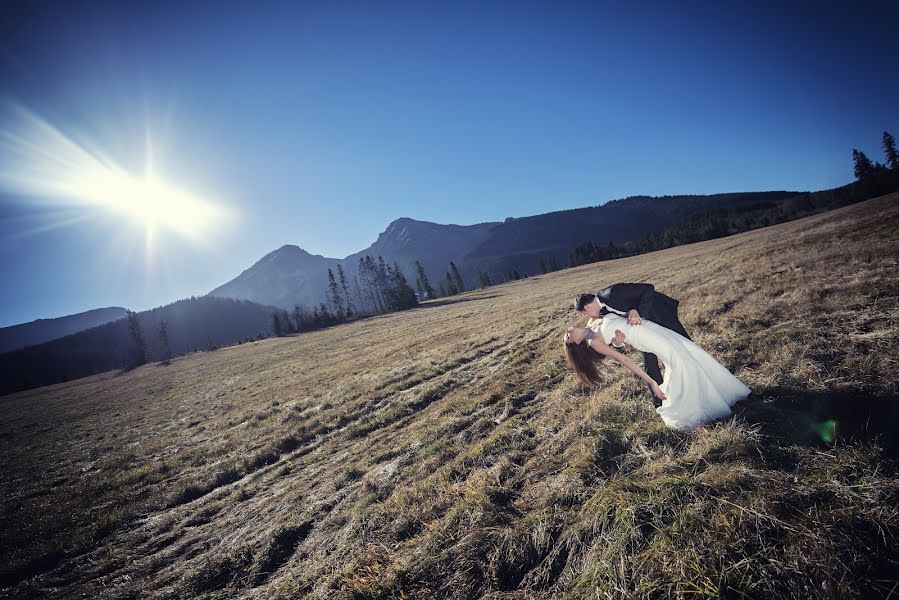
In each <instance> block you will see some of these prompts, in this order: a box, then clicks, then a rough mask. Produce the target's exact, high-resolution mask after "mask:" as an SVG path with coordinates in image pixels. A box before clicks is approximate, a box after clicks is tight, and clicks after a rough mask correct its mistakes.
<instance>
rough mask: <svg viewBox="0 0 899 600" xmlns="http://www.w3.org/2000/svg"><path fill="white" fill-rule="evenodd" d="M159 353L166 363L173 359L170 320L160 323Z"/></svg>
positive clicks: (158, 331)
mask: <svg viewBox="0 0 899 600" xmlns="http://www.w3.org/2000/svg"><path fill="white" fill-rule="evenodd" d="M157 333H158V334H159V354H160V357H161V358H162V362H163V363H164V364H168V363H169V361H170V360H172V348H171V346H170V345H169V324H168V321H161V322H160V323H159V329H158V330H157Z"/></svg>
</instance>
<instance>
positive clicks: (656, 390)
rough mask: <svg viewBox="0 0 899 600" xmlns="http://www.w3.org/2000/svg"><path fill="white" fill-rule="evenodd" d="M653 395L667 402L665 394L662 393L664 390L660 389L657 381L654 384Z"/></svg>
mask: <svg viewBox="0 0 899 600" xmlns="http://www.w3.org/2000/svg"><path fill="white" fill-rule="evenodd" d="M652 393H653V394H654V395H655V397H656V398H658V399H659V400H662V401H664V400H665V394H663V393H662V388H660V387H659V384H658V383H656V382H655V381H653V382H652Z"/></svg>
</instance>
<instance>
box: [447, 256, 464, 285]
mask: <svg viewBox="0 0 899 600" xmlns="http://www.w3.org/2000/svg"><path fill="white" fill-rule="evenodd" d="M450 273H452V275H453V282H454V283H455V284H456V289H457V290H459V293H462V292H464V291H465V283H464V282H463V281H462V276H461V275H459V269H457V268H456V264H455V263H454V262H453V261H450Z"/></svg>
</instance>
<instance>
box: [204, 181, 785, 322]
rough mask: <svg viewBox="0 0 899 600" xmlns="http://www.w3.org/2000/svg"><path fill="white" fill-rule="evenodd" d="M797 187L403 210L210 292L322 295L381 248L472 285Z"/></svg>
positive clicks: (291, 298) (407, 264)
mask: <svg viewBox="0 0 899 600" xmlns="http://www.w3.org/2000/svg"><path fill="white" fill-rule="evenodd" d="M796 194H798V192H747V193H734V194H715V195H711V196H700V195H694V196H663V197H658V198H654V197H650V196H634V197H631V198H624V199H621V200H615V201H612V202H608V203H606V204H603V205H601V206H595V207H589V208H578V209H572V210H564V211H555V212H551V213H546V214H542V215H536V216H531V217H521V218H509V219H506V221H505V222H502V223H494V222H489V223H479V224H476V225H441V224H439V223H430V222H427V221H417V220H415V219H408V218H402V219H397V220H395V221H393V222H392V223H391V224H390V225H389V226H388V227H387V229H386V230H385V231H384V232H383V233H381V234H380V235H379V236H378V239H377V240H376V241H375V242H374V243H373V244H372V245H371V246H369V247H368V248H365V249H364V250H361V251H359V252H357V253H355V254H351V255H350V256H348V257H346V258H344V259H335V258H325V257H322V256H318V255H312V254H309V253H308V252H306V251H305V250H303V249H301V248H299V247H297V246H283V247H281V248H279V249H278V250H275V251H274V252H272V253H270V254H267V255H266V256H264V257H263V258H261V259H260V260H259V261H257V262H256V264H254V265H253V266H251V267H250V268H248V269H247V270H246V271H244V272H243V273H241V274H240V275H239V276H238V277H236V278H235V279H233V280H231V281H229V282H228V283H226V284H224V285H222V286H219V287H217V288H216V289H214V290H212V291H211V292H210V295H213V296H220V297H230V298H241V299H245V300H252V301H254V302H260V303H263V304H270V305H272V306H279V307H283V308H288V309H289V308H292V307H293V306H294V305H296V304H318V303H320V302H322V301H325V294H326V289H327V283H328V279H327V270H328V268H332V269H333V268H336V266H337V264H341V265H342V266H343V268H344V270H345V271H346V274H347V277H348V278H349V282H348V283H350V284H351V285H352V280H353V277H354V276H355V275H356V273H357V269H358V264H359V258H360V257H363V256H365V255H370V256H372V257H373V258H377V257H378V256H383V257H384V260H385V261H387V262H388V263H390V264H392V263H393V262H397V263H399V265H400V268H402V269H404V270H405V272H406V276H407V277H409V278H410V281H414V280H415V275H414V272H413V267H414V264H415V261H416V260H418V261H420V262H421V264H422V266H423V267H424V269H425V272H426V273H427V274H428V277H429V278H430V280H431V283H432V284H434V286H435V287H436V286H437V285H439V282H440V281H442V280H443V278H444V275H445V273H446V270H447V267H448V265H449V262H450V261H455V262H456V264H457V266H458V267H459V268H460V270H461V271H462V276H463V279H465V282H466V286H467V287H470V288H471V287H478V285H477V284H478V272H479V271H484V272H486V273H487V274H488V275H489V276H490V277H491V279H492V280H493V281H494V282H496V281H503V280H505V278H506V277H505V276H506V274H507V273H508V271H509V270H510V269H512V268H515V267H517V268H518V269H519V270H521V271H524V272H525V273H527V274H531V275H533V274H534V273H537V272H539V263H540V259H541V258H548V257H554V258H555V259H556V262H557V264H559V265H564V264H565V262H566V260H567V258H568V255H569V253H570V252H571V251H572V250H573V249H574V247H575V246H576V245H578V244H580V243H582V242H585V241H588V240H591V241H593V242H600V243H607V242H609V241H612V242H615V243H623V242H627V241H636V240H638V239H640V238H643V237H645V236H647V235H649V234H652V233H657V232H661V231H663V230H664V229H666V228H669V227H672V226H674V225H676V224H677V223H679V222H680V221H681V220H683V219H686V218H688V217H689V216H691V215H695V214H700V213H704V212H706V211H708V210H713V209H718V208H722V207H744V206H748V205H763V206H766V207H771V206H774V205H776V203H778V202H780V201H783V200H784V199H786V198H789V197H792V196H795V195H796Z"/></svg>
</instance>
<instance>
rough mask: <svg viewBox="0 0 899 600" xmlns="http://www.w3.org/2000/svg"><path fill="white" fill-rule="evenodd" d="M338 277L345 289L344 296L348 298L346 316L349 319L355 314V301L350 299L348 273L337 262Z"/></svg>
mask: <svg viewBox="0 0 899 600" xmlns="http://www.w3.org/2000/svg"><path fill="white" fill-rule="evenodd" d="M337 277H338V279H339V280H340V287H341V288H342V289H343V297H344V299H345V300H346V317H347V318H348V319H349V318H350V317H352V316H353V312H354V311H353V309H354V307H353V303H352V301H351V300H350V293H349V292H348V291H347V285H346V273H344V272H343V266H341V265H340V263H338V264H337Z"/></svg>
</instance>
